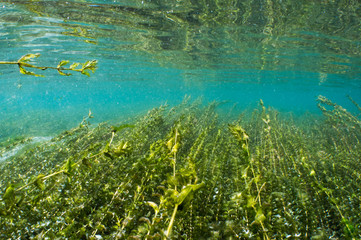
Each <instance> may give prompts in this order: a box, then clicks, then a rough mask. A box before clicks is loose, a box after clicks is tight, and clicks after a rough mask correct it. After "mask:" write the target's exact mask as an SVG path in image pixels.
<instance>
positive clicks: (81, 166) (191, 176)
mask: <svg viewBox="0 0 361 240" xmlns="http://www.w3.org/2000/svg"><path fill="white" fill-rule="evenodd" d="M318 104H319V105H318V106H319V107H320V110H321V112H322V114H323V116H316V117H311V116H309V115H306V116H305V117H303V118H301V119H300V120H297V121H296V120H295V119H293V117H292V116H284V115H282V113H279V112H277V111H276V110H274V109H272V108H269V107H266V106H265V104H264V103H263V102H262V101H260V106H259V107H258V108H257V109H255V110H254V111H253V112H252V113H249V114H248V113H243V114H242V115H240V116H239V118H237V119H235V120H233V121H232V122H228V121H229V120H228V118H226V117H223V115H222V114H221V113H220V112H218V110H217V107H218V106H219V104H218V103H210V104H208V105H203V104H202V102H201V101H194V102H191V101H190V100H189V98H185V100H184V101H183V102H182V103H181V104H179V105H176V106H174V107H172V108H170V107H169V106H166V105H164V106H160V107H158V108H154V109H152V110H150V111H149V112H148V113H147V114H145V115H144V116H140V117H137V118H134V120H129V121H127V122H126V123H123V122H120V123H118V124H115V125H109V124H107V123H102V124H99V125H98V126H92V125H91V124H90V121H91V118H92V116H93V115H92V114H91V111H89V113H88V115H87V116H86V117H84V119H83V121H82V122H81V124H79V125H78V126H77V127H75V128H73V129H71V130H68V131H65V132H63V133H61V134H59V135H58V136H56V137H54V138H53V139H51V140H49V141H47V142H43V143H41V144H37V145H34V146H32V147H29V148H27V149H26V150H25V151H23V152H21V153H18V154H16V155H14V156H11V157H9V158H7V159H6V160H4V161H3V162H1V163H0V197H1V199H0V238H4V239H21V238H49V239H56V238H58V239H72V238H74V239H75V238H76V239H101V238H102V239H205V238H207V239H288V238H290V239H291V238H292V239H326V238H327V239H328V238H335V239H359V238H360V237H361V213H360V211H357V210H358V209H359V207H360V203H361V198H360V196H361V172H360V169H361V165H360V161H359V159H360V158H361V150H360V149H361V146H360V142H361V141H360V140H361V139H360V138H361V129H360V127H359V123H360V120H359V118H358V117H357V116H355V115H353V114H351V113H350V112H348V111H346V110H345V109H344V108H342V107H341V106H339V105H337V104H335V103H333V102H332V101H330V100H329V99H327V98H325V97H322V96H320V97H319V99H318ZM227 116H228V115H227ZM20 141H21V139H20ZM10 142H11V141H7V142H6V143H4V144H2V145H1V144H0V146H7V145H9V144H10ZM15 142H16V141H15ZM11 144H12V143H11ZM11 144H10V145H11ZM4 151H6V150H4ZM5 153H6V152H5Z"/></svg>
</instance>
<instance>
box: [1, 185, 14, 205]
mask: <svg viewBox="0 0 361 240" xmlns="http://www.w3.org/2000/svg"><path fill="white" fill-rule="evenodd" d="M3 200H5V202H6V203H7V204H10V205H12V204H14V203H15V187H14V185H13V184H10V185H9V186H8V187H7V188H6V190H5V193H4V195H3Z"/></svg>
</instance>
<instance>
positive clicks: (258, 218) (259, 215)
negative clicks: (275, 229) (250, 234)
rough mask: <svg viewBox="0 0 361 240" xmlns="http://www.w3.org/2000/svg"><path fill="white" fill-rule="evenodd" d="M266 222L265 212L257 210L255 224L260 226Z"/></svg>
mask: <svg viewBox="0 0 361 240" xmlns="http://www.w3.org/2000/svg"><path fill="white" fill-rule="evenodd" d="M264 220H266V216H265V215H264V214H263V211H262V209H261V208H259V209H258V210H257V213H256V216H255V218H254V223H257V224H260V223H262V222H263V221H264Z"/></svg>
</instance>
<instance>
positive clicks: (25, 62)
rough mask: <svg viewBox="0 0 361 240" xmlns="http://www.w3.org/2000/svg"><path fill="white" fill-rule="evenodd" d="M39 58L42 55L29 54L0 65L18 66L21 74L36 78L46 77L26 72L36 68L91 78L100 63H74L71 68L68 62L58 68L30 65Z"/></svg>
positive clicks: (1, 62)
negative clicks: (91, 73)
mask: <svg viewBox="0 0 361 240" xmlns="http://www.w3.org/2000/svg"><path fill="white" fill-rule="evenodd" d="M39 56H40V53H35V54H31V53H29V54H26V55H24V56H22V57H21V58H19V59H18V60H17V61H15V62H11V61H0V64H13V65H18V67H19V71H20V73H22V74H25V75H32V76H35V77H44V75H41V74H36V73H34V72H31V71H28V70H26V68H35V69H40V70H46V69H55V70H57V71H58V73H59V74H60V75H63V76H70V75H72V74H71V73H69V72H64V71H75V72H80V73H81V74H84V75H87V76H88V77H89V76H90V73H89V71H91V72H93V73H94V71H95V70H96V68H97V63H98V61H97V60H91V61H86V62H85V63H72V64H71V65H70V66H69V67H65V65H67V64H68V63H69V61H68V60H62V61H60V62H59V64H58V66H56V67H48V66H47V67H43V66H41V67H40V66H35V65H33V64H31V63H29V62H30V61H31V59H33V58H37V57H39Z"/></svg>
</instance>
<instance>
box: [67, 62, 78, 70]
mask: <svg viewBox="0 0 361 240" xmlns="http://www.w3.org/2000/svg"><path fill="white" fill-rule="evenodd" d="M79 65H80V63H73V64H72V65H70V67H69V68H70V69H75V68H76V67H77V66H79Z"/></svg>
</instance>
